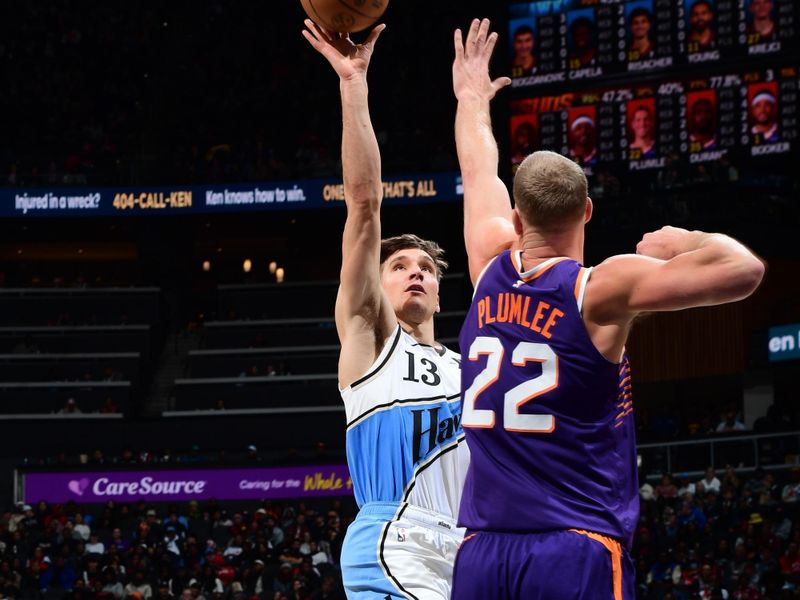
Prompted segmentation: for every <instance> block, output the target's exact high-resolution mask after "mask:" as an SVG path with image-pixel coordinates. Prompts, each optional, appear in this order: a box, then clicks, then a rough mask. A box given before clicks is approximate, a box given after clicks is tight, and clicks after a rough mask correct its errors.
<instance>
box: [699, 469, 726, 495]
mask: <svg viewBox="0 0 800 600" xmlns="http://www.w3.org/2000/svg"><path fill="white" fill-rule="evenodd" d="M721 485H722V484H721V483H720V480H719V479H717V473H716V471H715V470H714V467H708V468H707V469H706V474H705V477H704V478H703V479H701V480H700V481H698V482H697V491H698V493H699V494H703V493H707V492H714V493H716V494H718V493H719V491H720V486H721Z"/></svg>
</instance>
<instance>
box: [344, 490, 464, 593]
mask: <svg viewBox="0 0 800 600" xmlns="http://www.w3.org/2000/svg"><path fill="white" fill-rule="evenodd" d="M463 539H464V529H462V528H458V527H456V524H455V521H454V520H453V519H451V518H449V517H443V516H442V515H439V514H437V513H434V512H431V511H428V510H425V509H422V508H419V507H416V506H411V505H410V504H405V503H397V502H386V503H384V502H370V503H367V504H365V505H364V506H363V507H362V508H361V510H360V512H359V513H358V516H357V517H356V520H355V521H353V524H352V525H350V527H349V528H348V530H347V535H346V536H345V540H344V545H343V547H342V579H343V581H344V588H345V591H346V592H347V597H348V599H350V600H394V599H409V600H450V590H451V589H452V584H453V563H454V562H455V559H456V552H457V551H458V547H459V545H460V544H461V541H462V540H463Z"/></svg>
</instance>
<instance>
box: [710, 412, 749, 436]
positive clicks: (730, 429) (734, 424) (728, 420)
mask: <svg viewBox="0 0 800 600" xmlns="http://www.w3.org/2000/svg"><path fill="white" fill-rule="evenodd" d="M746 429H747V428H746V427H745V425H744V423H742V422H741V421H739V419H738V418H737V417H736V412H735V411H732V410H729V411H728V412H727V413H725V418H724V419H723V420H722V422H721V423H720V424H719V425H717V433H735V432H737V431H745V430H746Z"/></svg>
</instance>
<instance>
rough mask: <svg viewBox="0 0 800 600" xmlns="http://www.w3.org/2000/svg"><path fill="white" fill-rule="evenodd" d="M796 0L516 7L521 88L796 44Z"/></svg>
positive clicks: (513, 21)
mask: <svg viewBox="0 0 800 600" xmlns="http://www.w3.org/2000/svg"><path fill="white" fill-rule="evenodd" d="M798 19H800V3H798V2H796V1H795V0H602V1H601V0H538V1H535V2H524V3H514V4H511V5H510V7H509V29H508V39H509V60H510V72H511V77H512V80H513V86H514V87H515V88H526V87H540V86H548V85H551V86H552V85H558V84H559V83H566V82H570V81H582V80H587V79H589V80H591V79H598V78H602V77H606V76H612V75H618V74H624V73H647V72H653V71H659V70H665V69H666V70H669V69H671V68H673V67H682V66H688V65H709V64H711V65H713V64H724V63H726V62H728V63H729V64H730V63H731V62H732V61H739V60H741V59H743V58H746V57H758V56H763V55H767V56H769V55H772V56H775V55H778V54H780V53H784V52H785V51H787V50H792V49H797V48H798V47H800V43H798V33H800V31H798V25H800V23H798Z"/></svg>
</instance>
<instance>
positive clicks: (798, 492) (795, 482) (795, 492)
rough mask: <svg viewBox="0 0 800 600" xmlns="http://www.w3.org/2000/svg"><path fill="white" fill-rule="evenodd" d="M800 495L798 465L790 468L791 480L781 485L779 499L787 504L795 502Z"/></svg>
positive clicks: (799, 471)
mask: <svg viewBox="0 0 800 600" xmlns="http://www.w3.org/2000/svg"><path fill="white" fill-rule="evenodd" d="M798 497H800V467H795V468H794V469H792V474H791V481H789V482H788V483H787V484H786V485H784V486H783V490H782V492H781V499H782V500H783V501H784V502H786V503H788V504H795V503H797V501H798Z"/></svg>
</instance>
